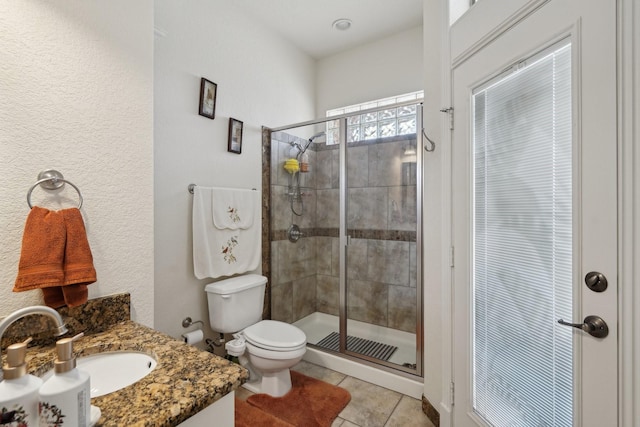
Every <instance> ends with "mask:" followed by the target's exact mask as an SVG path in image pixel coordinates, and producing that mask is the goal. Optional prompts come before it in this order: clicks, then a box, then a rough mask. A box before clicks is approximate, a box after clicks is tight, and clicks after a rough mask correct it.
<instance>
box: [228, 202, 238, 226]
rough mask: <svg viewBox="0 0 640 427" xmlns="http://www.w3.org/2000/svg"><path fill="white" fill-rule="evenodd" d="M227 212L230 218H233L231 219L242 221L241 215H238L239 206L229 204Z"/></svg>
mask: <svg viewBox="0 0 640 427" xmlns="http://www.w3.org/2000/svg"><path fill="white" fill-rule="evenodd" d="M227 212H228V213H229V218H231V221H233V222H240V215H238V208H232V207H231V206H229V209H227Z"/></svg>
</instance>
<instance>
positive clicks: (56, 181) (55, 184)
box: [27, 169, 83, 209]
mask: <svg viewBox="0 0 640 427" xmlns="http://www.w3.org/2000/svg"><path fill="white" fill-rule="evenodd" d="M65 183H67V184H69V185H70V186H72V187H73V188H74V189H75V190H76V191H77V192H78V198H79V199H80V201H79V203H78V209H80V208H81V207H82V201H83V200H82V193H81V192H80V189H79V188H78V187H76V186H75V185H74V184H73V183H72V182H71V181H67V180H66V179H64V176H63V175H62V174H61V173H60V172H58V171H57V170H54V169H48V170H45V171H42V172H40V173H39V174H38V180H37V181H36V183H35V184H33V185H32V186H31V188H29V191H27V205H29V209H31V208H33V206H32V205H31V193H32V192H33V190H34V189H35V188H36V187H37V186H38V185H39V186H40V187H42V188H44V189H45V190H57V189H58V188H61V187H62V186H64V184H65Z"/></svg>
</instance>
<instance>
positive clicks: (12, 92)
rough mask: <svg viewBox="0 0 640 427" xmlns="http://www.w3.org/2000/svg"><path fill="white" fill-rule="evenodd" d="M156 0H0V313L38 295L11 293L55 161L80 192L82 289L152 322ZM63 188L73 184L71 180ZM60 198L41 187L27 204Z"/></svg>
mask: <svg viewBox="0 0 640 427" xmlns="http://www.w3.org/2000/svg"><path fill="white" fill-rule="evenodd" d="M152 10H153V2H152V1H151V0H144V1H136V2H130V1H126V0H115V1H109V2H104V1H99V0H67V1H64V2H49V1H34V0H5V1H2V2H0V94H2V95H1V96H0V123H1V125H0V162H1V163H0V164H1V170H2V176H3V181H2V185H1V188H2V189H1V190H0V239H1V241H2V244H1V245H0V317H3V316H4V315H7V314H9V313H11V312H12V311H14V310H15V309H18V308H21V307H24V306H28V305H34V304H41V303H42V302H43V301H42V297H41V292H40V291H27V292H22V293H13V292H12V291H11V290H12V288H13V283H14V281H15V277H16V273H17V267H18V260H19V256H20V247H21V239H22V230H23V227H24V221H25V219H26V216H27V214H28V212H29V210H28V207H27V204H26V201H25V196H26V193H27V190H28V189H29V188H30V186H31V185H32V184H33V183H34V182H35V181H36V177H37V175H38V173H39V172H40V171H41V170H43V169H48V168H55V169H57V170H59V171H60V172H62V173H63V174H64V176H65V178H67V179H68V180H70V181H71V182H73V183H74V184H76V185H77V186H78V187H79V188H80V190H81V191H82V195H83V196H84V205H83V207H82V213H83V216H84V219H85V223H86V227H87V233H88V238H89V243H90V245H91V248H92V251H93V257H94V264H95V267H96V270H97V273H98V281H97V282H96V283H94V284H92V285H90V286H89V297H90V298H94V297H97V296H102V295H109V294H113V293H118V292H125V291H127V292H131V296H132V302H133V305H132V307H133V313H132V316H133V318H134V319H135V320H137V321H138V322H140V323H143V324H146V325H152V324H153V236H152V233H153V189H152V178H153V176H152V173H153V159H152V142H153V141H152V132H153V129H152V104H151V99H152V90H153V85H152V81H153V74H152V72H153V67H152V61H153V57H152V54H153V50H152V48H153V45H152V43H153V38H152V34H153V13H152ZM67 187H68V186H67ZM63 194H64V195H68V198H65V197H63V198H62V199H61V202H60V203H57V202H56V203H51V201H52V200H53V197H52V195H51V193H49V192H45V191H44V190H42V189H40V188H37V189H35V190H34V192H33V199H32V201H33V203H34V204H38V205H42V206H45V207H50V208H53V209H60V208H66V207H71V206H75V205H76V203H77V196H76V195H75V192H74V191H73V190H71V191H69V192H67V191H66V190H65V193H63Z"/></svg>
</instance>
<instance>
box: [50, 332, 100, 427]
mask: <svg viewBox="0 0 640 427" xmlns="http://www.w3.org/2000/svg"><path fill="white" fill-rule="evenodd" d="M83 335H84V334H83V333H79V334H78V335H76V336H75V337H73V338H63V339H61V340H58V342H57V343H56V352H57V354H58V358H57V359H56V361H55V362H54V373H53V376H51V378H49V379H48V380H47V381H45V382H44V384H43V385H42V387H40V393H39V394H40V397H39V401H40V423H41V425H60V424H61V423H62V422H63V421H64V425H65V427H86V426H88V425H89V422H90V414H91V396H90V392H91V389H90V385H89V374H88V373H86V372H84V371H82V370H80V369H78V368H76V358H75V357H74V355H73V342H74V341H75V340H77V339H78V338H80V337H82V336H83Z"/></svg>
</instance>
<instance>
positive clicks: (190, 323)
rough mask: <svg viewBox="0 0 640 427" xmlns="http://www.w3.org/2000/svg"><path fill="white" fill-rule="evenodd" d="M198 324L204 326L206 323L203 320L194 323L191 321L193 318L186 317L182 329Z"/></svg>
mask: <svg viewBox="0 0 640 427" xmlns="http://www.w3.org/2000/svg"><path fill="white" fill-rule="evenodd" d="M196 323H200V324H201V325H202V326H204V322H203V321H202V320H196V321H195V322H194V321H193V320H192V319H191V317H185V318H184V320H183V321H182V327H183V328H188V327H189V326H192V325H195V324H196Z"/></svg>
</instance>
